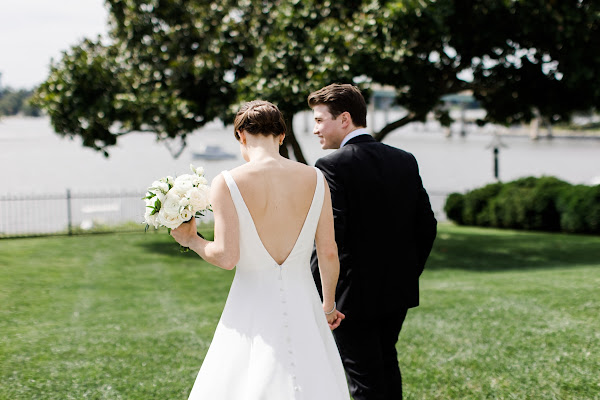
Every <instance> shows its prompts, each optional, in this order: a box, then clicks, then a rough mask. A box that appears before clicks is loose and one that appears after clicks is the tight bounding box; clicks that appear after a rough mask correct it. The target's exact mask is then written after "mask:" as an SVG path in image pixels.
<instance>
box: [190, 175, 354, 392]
mask: <svg viewBox="0 0 600 400" xmlns="http://www.w3.org/2000/svg"><path fill="white" fill-rule="evenodd" d="M315 170H316V171H317V172H316V174H317V185H316V188H315V192H314V195H313V199H312V203H311V206H310V209H309V211H308V215H307V216H306V220H305V221H304V225H303V227H302V229H301V231H300V235H299V236H298V239H297V241H296V243H295V245H294V247H293V249H292V251H291V253H290V255H289V256H288V258H287V259H286V260H285V261H284V263H283V264H282V265H278V264H277V262H276V261H275V260H274V259H273V258H272V257H271V255H270V254H269V253H268V251H267V250H266V248H265V246H264V245H263V243H262V242H261V240H260V237H259V236H258V232H257V230H256V227H255V225H254V221H253V220H252V217H251V215H250V212H249V211H248V208H247V207H246V204H245V203H244V199H243V198H242V195H241V193H240V191H239V189H238V187H237V185H236V183H235V181H234V180H233V178H232V177H231V175H230V174H229V172H227V171H224V172H223V173H222V174H223V176H224V178H225V181H226V182H227V186H228V187H229V191H230V193H231V196H232V198H233V202H234V204H235V208H236V210H237V214H238V219H239V224H240V260H239V262H238V264H237V266H236V272H235V278H234V280H233V283H232V284H231V289H230V292H229V297H228V298H227V302H226V304H225V308H224V309H223V314H222V315H221V319H220V321H219V324H218V325H217V329H216V331H215V335H214V337H213V341H212V343H211V345H210V348H209V350H208V353H207V354H206V358H205V359H204V362H203V364H202V367H201V368H200V372H199V373H198V377H197V378H196V381H195V383H194V387H193V388H192V391H191V393H190V397H189V399H190V400H300V399H304V400H321V399H322V400H337V399H344V400H349V399H350V396H349V392H348V386H347V383H346V377H345V374H344V370H343V367H342V362H341V360H340V356H339V353H338V350H337V347H336V344H335V341H334V339H333V335H332V333H331V331H330V329H329V326H328V325H327V320H326V318H325V315H324V313H323V307H322V304H321V299H320V298H319V294H318V293H317V289H316V286H315V283H314V281H313V277H312V274H311V271H310V256H311V253H312V250H313V245H314V238H315V232H316V229H317V223H318V221H319V216H320V214H321V208H322V206H323V198H324V193H325V192H324V184H323V175H322V174H321V172H320V171H319V170H318V169H316V168H315Z"/></svg>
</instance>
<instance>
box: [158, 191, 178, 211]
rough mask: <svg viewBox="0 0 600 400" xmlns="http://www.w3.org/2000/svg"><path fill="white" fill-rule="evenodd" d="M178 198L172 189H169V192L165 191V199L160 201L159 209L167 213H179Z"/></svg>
mask: <svg viewBox="0 0 600 400" xmlns="http://www.w3.org/2000/svg"><path fill="white" fill-rule="evenodd" d="M179 200H181V198H180V196H179V194H178V193H177V192H174V191H173V190H169V193H167V196H166V197H165V201H163V202H162V207H161V208H160V211H163V210H164V212H165V213H167V214H169V215H175V214H179V209H180V208H181V206H180V205H179Z"/></svg>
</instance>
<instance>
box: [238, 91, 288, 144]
mask: <svg viewBox="0 0 600 400" xmlns="http://www.w3.org/2000/svg"><path fill="white" fill-rule="evenodd" d="M233 129H234V133H235V138H236V139H237V140H240V135H239V133H238V132H242V131H246V132H248V133H250V134H252V135H264V136H269V135H273V136H279V135H281V134H285V131H286V126H285V121H284V120H283V115H282V114H281V111H279V108H277V106H276V105H275V104H273V103H269V102H268V101H264V100H254V101H249V102H248V103H245V104H244V105H242V106H241V107H240V109H239V111H238V112H237V114H236V115H235V120H234V122H233Z"/></svg>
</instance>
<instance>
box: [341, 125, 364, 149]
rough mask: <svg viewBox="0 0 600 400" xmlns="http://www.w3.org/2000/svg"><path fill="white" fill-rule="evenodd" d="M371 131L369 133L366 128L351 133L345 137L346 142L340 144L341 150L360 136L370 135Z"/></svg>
mask: <svg viewBox="0 0 600 400" xmlns="http://www.w3.org/2000/svg"><path fill="white" fill-rule="evenodd" d="M368 134H369V131H367V129H366V128H358V129H356V130H354V131H352V132H350V133H349V134H347V135H346V136H345V137H344V140H342V143H341V144H340V148H342V147H344V145H345V144H346V143H348V140H350V139H354V138H355V137H357V136H359V135H368Z"/></svg>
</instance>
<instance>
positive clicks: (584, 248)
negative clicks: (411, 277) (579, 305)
mask: <svg viewBox="0 0 600 400" xmlns="http://www.w3.org/2000/svg"><path fill="white" fill-rule="evenodd" d="M599 262H600V237H599V236H586V235H572V234H559V233H540V232H522V231H511V230H499V229H485V228H471V227H457V226H453V225H440V226H439V229H438V236H437V238H436V241H435V243H434V246H433V250H432V252H431V256H430V258H429V259H428V261H427V266H426V269H430V270H433V269H464V270H473V271H494V270H511V269H512V270H523V269H534V268H556V267H561V268H564V267H568V266H571V265H572V266H575V265H585V264H588V265H589V264H598V263H599Z"/></svg>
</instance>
